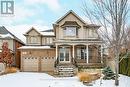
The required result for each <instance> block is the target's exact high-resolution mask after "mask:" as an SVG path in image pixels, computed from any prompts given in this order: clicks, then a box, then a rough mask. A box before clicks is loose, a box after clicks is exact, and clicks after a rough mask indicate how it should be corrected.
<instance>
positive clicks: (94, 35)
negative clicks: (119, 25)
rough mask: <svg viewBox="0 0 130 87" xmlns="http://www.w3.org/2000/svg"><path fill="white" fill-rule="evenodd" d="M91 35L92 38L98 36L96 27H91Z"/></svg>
mask: <svg viewBox="0 0 130 87" xmlns="http://www.w3.org/2000/svg"><path fill="white" fill-rule="evenodd" d="M89 37H90V38H96V37H98V35H97V33H96V30H95V29H89Z"/></svg>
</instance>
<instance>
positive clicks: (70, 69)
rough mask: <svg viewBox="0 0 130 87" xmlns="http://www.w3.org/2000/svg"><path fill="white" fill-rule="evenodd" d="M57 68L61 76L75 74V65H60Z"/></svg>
mask: <svg viewBox="0 0 130 87" xmlns="http://www.w3.org/2000/svg"><path fill="white" fill-rule="evenodd" d="M57 70H58V76H59V77H72V76H74V75H75V66H74V65H58V66H57Z"/></svg>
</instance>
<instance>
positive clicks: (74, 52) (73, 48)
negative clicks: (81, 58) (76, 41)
mask: <svg viewBox="0 0 130 87" xmlns="http://www.w3.org/2000/svg"><path fill="white" fill-rule="evenodd" d="M74 54H75V50H74V45H73V58H74V57H75V56H74Z"/></svg>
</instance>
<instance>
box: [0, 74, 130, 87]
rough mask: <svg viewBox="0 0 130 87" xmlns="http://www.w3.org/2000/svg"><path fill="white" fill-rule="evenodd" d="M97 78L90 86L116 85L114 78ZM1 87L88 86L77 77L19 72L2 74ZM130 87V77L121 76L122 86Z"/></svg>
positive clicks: (0, 78)
mask: <svg viewBox="0 0 130 87" xmlns="http://www.w3.org/2000/svg"><path fill="white" fill-rule="evenodd" d="M102 82H103V84H102V85H100V80H97V81H96V82H95V84H94V85H93V86H88V87H115V86H114V80H109V81H108V80H103V81H102ZM0 87H87V86H85V85H83V84H82V83H81V82H79V80H78V78H77V77H63V78H55V77H53V76H50V75H48V74H45V73H29V72H28V73H27V72H18V73H14V74H7V75H3V76H0ZM118 87H130V77H127V76H123V75H121V76H120V86H118Z"/></svg>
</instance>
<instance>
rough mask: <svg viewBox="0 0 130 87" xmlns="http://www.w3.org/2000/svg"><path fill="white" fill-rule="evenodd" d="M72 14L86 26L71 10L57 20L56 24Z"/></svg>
mask: <svg viewBox="0 0 130 87" xmlns="http://www.w3.org/2000/svg"><path fill="white" fill-rule="evenodd" d="M71 13H72V14H73V15H74V16H75V17H76V18H78V19H79V20H80V21H81V22H82V23H84V24H86V22H85V21H84V20H83V19H82V18H80V17H79V16H78V15H77V14H76V13H75V12H74V11H73V10H70V11H68V12H67V13H66V14H65V15H64V16H62V17H61V18H60V19H59V20H57V21H56V24H57V23H59V22H60V21H62V20H63V19H64V18H65V17H67V16H68V15H69V14H71Z"/></svg>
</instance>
